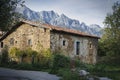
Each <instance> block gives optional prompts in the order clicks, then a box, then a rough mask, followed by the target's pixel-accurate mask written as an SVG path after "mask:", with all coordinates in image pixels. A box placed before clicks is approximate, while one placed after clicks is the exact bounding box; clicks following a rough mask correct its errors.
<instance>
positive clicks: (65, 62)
mask: <svg viewBox="0 0 120 80" xmlns="http://www.w3.org/2000/svg"><path fill="white" fill-rule="evenodd" d="M60 68H70V59H69V58H68V57H66V56H64V55H61V54H54V56H53V65H52V70H51V73H57V71H58V70H59V69H60Z"/></svg>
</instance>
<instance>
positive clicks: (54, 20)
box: [16, 6, 102, 37]
mask: <svg viewBox="0 0 120 80" xmlns="http://www.w3.org/2000/svg"><path fill="white" fill-rule="evenodd" d="M16 12H18V13H20V14H22V15H23V16H24V17H25V18H26V19H27V20H31V21H37V22H39V21H40V22H43V23H47V24H51V25H54V26H59V27H65V28H69V29H74V30H78V31H81V32H84V33H87V34H91V35H94V36H99V37H101V35H102V32H101V29H102V28H101V27H100V26H99V25H97V24H92V25H90V26H88V25H86V24H85V23H84V22H81V23H80V21H79V20H76V19H71V18H69V17H67V16H66V15H65V14H61V15H59V14H58V13H56V12H54V11H53V10H52V11H40V12H36V11H33V10H31V9H30V8H28V7H27V6H23V7H21V6H18V7H17V8H16Z"/></svg>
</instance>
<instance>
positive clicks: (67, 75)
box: [57, 69, 83, 80]
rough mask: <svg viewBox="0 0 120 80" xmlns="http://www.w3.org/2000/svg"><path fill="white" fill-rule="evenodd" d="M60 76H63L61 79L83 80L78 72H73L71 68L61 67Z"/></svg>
mask: <svg viewBox="0 0 120 80" xmlns="http://www.w3.org/2000/svg"><path fill="white" fill-rule="evenodd" d="M57 75H58V76H62V79H61V80H83V79H80V76H79V74H78V73H77V72H71V70H70V69H59V71H58V74H57Z"/></svg>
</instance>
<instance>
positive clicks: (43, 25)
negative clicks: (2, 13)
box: [0, 20, 100, 41]
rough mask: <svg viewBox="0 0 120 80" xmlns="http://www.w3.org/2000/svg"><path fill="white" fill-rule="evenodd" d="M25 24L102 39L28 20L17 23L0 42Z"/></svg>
mask: <svg viewBox="0 0 120 80" xmlns="http://www.w3.org/2000/svg"><path fill="white" fill-rule="evenodd" d="M23 23H27V24H30V25H33V26H37V27H43V28H49V29H51V30H55V31H59V32H65V33H70V34H75V35H79V36H84V37H91V38H97V39H99V38H100V37H98V36H93V35H88V34H86V33H83V32H80V31H77V30H73V29H68V28H63V27H58V26H53V25H50V24H45V23H40V22H33V21H28V20H22V21H20V22H19V23H17V24H16V25H14V26H13V27H12V28H11V30H10V31H8V32H6V34H4V35H3V36H2V37H1V38H0V41H2V40H3V39H4V38H6V37H7V36H8V35H9V34H11V33H12V32H13V31H14V30H15V29H16V28H18V27H19V26H20V25H21V24H23ZM41 25H42V26H41Z"/></svg>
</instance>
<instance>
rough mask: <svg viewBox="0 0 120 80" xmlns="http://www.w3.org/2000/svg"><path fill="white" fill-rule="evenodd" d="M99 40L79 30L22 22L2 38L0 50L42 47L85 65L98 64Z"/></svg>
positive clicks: (37, 48) (36, 48) (0, 39)
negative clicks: (76, 59) (5, 47)
mask: <svg viewBox="0 0 120 80" xmlns="http://www.w3.org/2000/svg"><path fill="white" fill-rule="evenodd" d="M98 39H99V37H97V36H92V35H87V34H85V33H82V32H80V31H77V30H72V29H67V28H62V27H57V26H52V25H49V24H43V23H37V22H31V21H21V22H19V23H17V24H16V25H15V26H13V27H12V28H11V30H9V31H8V32H6V34H4V35H3V36H2V37H1V38H0V43H1V44H0V47H1V48H0V49H2V48H3V47H4V46H5V45H7V46H8V47H9V48H11V47H17V48H19V49H26V48H27V47H30V48H31V49H33V50H36V51H38V50H39V47H38V46H39V45H41V46H42V47H43V48H44V49H50V50H51V51H52V52H54V51H57V50H59V51H62V53H63V54H64V55H66V56H69V57H71V58H75V57H78V58H79V59H80V60H81V61H83V62H85V63H96V56H97V46H98Z"/></svg>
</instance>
